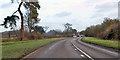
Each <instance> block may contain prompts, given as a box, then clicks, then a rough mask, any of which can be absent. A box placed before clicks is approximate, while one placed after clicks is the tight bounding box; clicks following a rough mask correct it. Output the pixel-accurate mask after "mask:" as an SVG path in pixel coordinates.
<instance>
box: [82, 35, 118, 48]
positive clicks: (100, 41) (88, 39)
mask: <svg viewBox="0 0 120 60" xmlns="http://www.w3.org/2000/svg"><path fill="white" fill-rule="evenodd" d="M82 41H86V42H89V43H93V44H97V45H101V46H105V47H110V48H114V49H119V50H120V46H119V43H120V41H117V40H103V39H99V38H95V37H83V38H82Z"/></svg>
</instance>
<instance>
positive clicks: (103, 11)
mask: <svg viewBox="0 0 120 60" xmlns="http://www.w3.org/2000/svg"><path fill="white" fill-rule="evenodd" d="M117 8H118V3H117V2H114V3H105V4H102V5H97V6H96V7H95V13H94V14H93V15H92V16H91V18H98V17H105V16H107V14H108V13H114V12H115V11H116V10H117ZM112 16H113V15H112ZM114 16H116V15H115V14H114Z"/></svg>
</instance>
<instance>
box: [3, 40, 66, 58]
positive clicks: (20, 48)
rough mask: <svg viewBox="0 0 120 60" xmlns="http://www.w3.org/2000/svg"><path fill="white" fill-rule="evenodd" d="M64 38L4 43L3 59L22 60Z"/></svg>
mask: <svg viewBox="0 0 120 60" xmlns="http://www.w3.org/2000/svg"><path fill="white" fill-rule="evenodd" d="M61 39H64V38H51V39H42V40H29V41H12V42H3V44H10V43H12V44H11V45H4V46H2V53H3V55H2V57H3V58H21V57H23V56H24V55H26V54H28V53H30V52H32V51H34V50H36V49H38V48H40V47H41V46H43V45H46V44H48V43H51V42H53V41H56V40H61Z"/></svg>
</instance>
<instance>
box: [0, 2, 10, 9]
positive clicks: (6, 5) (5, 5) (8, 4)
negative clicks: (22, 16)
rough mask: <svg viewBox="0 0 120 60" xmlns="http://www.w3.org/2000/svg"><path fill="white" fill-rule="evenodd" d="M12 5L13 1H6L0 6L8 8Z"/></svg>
mask: <svg viewBox="0 0 120 60" xmlns="http://www.w3.org/2000/svg"><path fill="white" fill-rule="evenodd" d="M10 6H11V3H5V4H2V5H1V6H0V8H8V7H10Z"/></svg>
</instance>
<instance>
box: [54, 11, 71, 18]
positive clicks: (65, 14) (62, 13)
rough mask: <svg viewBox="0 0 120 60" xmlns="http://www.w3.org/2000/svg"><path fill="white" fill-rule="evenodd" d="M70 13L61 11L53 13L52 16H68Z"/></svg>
mask: <svg viewBox="0 0 120 60" xmlns="http://www.w3.org/2000/svg"><path fill="white" fill-rule="evenodd" d="M71 14H72V13H70V12H61V13H57V14H55V15H54V16H56V17H65V16H69V15H71Z"/></svg>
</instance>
